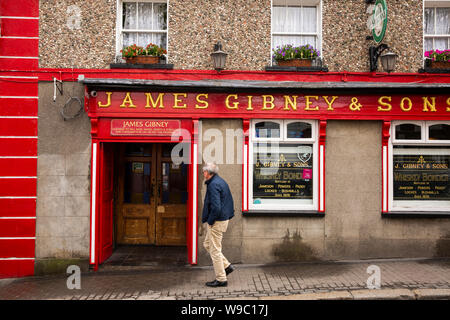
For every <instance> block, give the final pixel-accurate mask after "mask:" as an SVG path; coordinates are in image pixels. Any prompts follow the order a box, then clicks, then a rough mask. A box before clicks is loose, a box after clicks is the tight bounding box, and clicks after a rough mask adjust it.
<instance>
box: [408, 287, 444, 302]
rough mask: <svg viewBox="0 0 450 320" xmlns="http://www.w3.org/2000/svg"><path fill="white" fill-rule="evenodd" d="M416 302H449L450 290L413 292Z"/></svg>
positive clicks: (419, 290)
mask: <svg viewBox="0 0 450 320" xmlns="http://www.w3.org/2000/svg"><path fill="white" fill-rule="evenodd" d="M413 292H414V294H415V295H416V299H417V300H450V289H416V290H413Z"/></svg>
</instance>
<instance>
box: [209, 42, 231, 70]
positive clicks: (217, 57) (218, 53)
mask: <svg viewBox="0 0 450 320" xmlns="http://www.w3.org/2000/svg"><path fill="white" fill-rule="evenodd" d="M227 55H228V53H226V52H224V51H222V44H221V43H220V41H219V42H217V43H216V44H215V45H214V52H213V53H211V58H212V62H213V67H214V69H215V70H217V72H220V71H222V70H223V69H225V64H226V61H227Z"/></svg>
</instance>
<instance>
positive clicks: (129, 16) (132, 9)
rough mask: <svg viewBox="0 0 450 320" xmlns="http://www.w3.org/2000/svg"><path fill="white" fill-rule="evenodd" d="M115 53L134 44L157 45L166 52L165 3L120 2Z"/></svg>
mask: <svg viewBox="0 0 450 320" xmlns="http://www.w3.org/2000/svg"><path fill="white" fill-rule="evenodd" d="M117 20H118V21H117V29H118V39H117V41H118V44H117V47H118V49H117V51H120V50H121V49H122V48H123V47H126V46H129V45H132V44H136V45H138V46H142V47H145V46H147V45H148V44H149V43H154V44H157V45H158V46H160V47H163V48H164V49H166V50H167V1H164V0H139V1H121V2H120V6H119V9H118V19H117Z"/></svg>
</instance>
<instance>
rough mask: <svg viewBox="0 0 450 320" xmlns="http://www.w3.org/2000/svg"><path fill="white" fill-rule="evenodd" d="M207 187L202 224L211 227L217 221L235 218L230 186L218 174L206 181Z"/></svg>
mask: <svg viewBox="0 0 450 320" xmlns="http://www.w3.org/2000/svg"><path fill="white" fill-rule="evenodd" d="M205 183H206V185H207V189H206V196H205V203H204V205H203V214H202V223H205V222H208V224H209V225H210V226H212V225H213V224H214V222H215V221H225V220H230V219H231V218H233V217H234V204H233V197H232V196H231V192H230V188H229V187H228V184H227V183H226V182H225V180H223V179H222V178H221V177H219V176H218V175H217V174H215V175H213V176H212V177H211V178H209V179H208V180H206V181H205Z"/></svg>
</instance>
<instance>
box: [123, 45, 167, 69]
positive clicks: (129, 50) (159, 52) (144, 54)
mask: <svg viewBox="0 0 450 320" xmlns="http://www.w3.org/2000/svg"><path fill="white" fill-rule="evenodd" d="M121 52H122V57H123V58H124V59H125V60H126V63H127V64H158V63H159V61H160V58H161V57H162V56H164V54H166V53H167V51H166V50H164V49H163V48H161V47H159V46H157V45H156V44H153V43H150V44H149V45H147V46H146V47H145V48H143V47H140V46H137V45H136V44H133V45H131V46H128V47H125V48H123V50H121Z"/></svg>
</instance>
